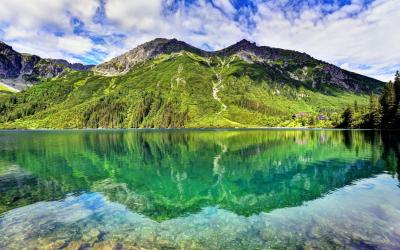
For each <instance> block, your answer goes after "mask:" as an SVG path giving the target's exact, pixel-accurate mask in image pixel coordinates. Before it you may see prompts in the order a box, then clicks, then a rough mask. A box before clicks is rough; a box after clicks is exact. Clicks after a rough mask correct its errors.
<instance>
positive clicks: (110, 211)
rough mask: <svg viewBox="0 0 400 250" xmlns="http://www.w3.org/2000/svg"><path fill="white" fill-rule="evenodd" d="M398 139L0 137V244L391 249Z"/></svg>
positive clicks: (302, 134) (220, 133) (210, 134)
mask: <svg viewBox="0 0 400 250" xmlns="http://www.w3.org/2000/svg"><path fill="white" fill-rule="evenodd" d="M398 138H400V137H399V136H398V134H397V133H394V132H374V131H355V130H354V131H353V130H344V131H339V130H76V131H75V130H70V131H0V249H21V248H23V247H26V248H28V249H37V248H39V249H43V248H47V249H141V248H145V249H282V248H289V249H299V248H309V249H311V248H320V249H330V248H349V249H371V248H380V249H399V247H400V184H399V173H400V170H399V169H400V167H399V163H400V144H399V139H398Z"/></svg>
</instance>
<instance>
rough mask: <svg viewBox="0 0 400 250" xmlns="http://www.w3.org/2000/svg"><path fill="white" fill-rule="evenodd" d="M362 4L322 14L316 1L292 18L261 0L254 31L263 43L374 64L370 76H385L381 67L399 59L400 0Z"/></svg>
mask: <svg viewBox="0 0 400 250" xmlns="http://www.w3.org/2000/svg"><path fill="white" fill-rule="evenodd" d="M362 8H363V7H362V6H361V5H360V4H359V3H358V2H357V1H355V2H354V3H353V4H351V5H348V6H345V7H343V8H340V9H338V10H337V11H335V12H333V13H332V14H330V15H327V16H325V17H323V15H322V12H321V8H320V6H315V7H313V8H309V9H308V10H307V11H304V12H303V13H301V15H300V16H299V17H298V18H296V19H295V20H290V19H288V18H286V17H285V16H284V13H283V11H279V10H277V9H274V8H271V7H270V6H268V5H267V4H260V5H259V12H258V13H257V14H256V16H255V20H256V23H257V29H256V30H255V31H254V32H253V34H254V37H255V39H256V40H257V42H259V43H261V44H266V45H270V46H275V47H283V48H289V49H296V50H299V51H303V52H307V53H309V54H311V55H312V56H314V57H316V58H319V59H322V60H326V61H329V62H333V63H336V64H341V63H343V62H348V63H349V65H350V64H358V65H370V66H372V67H373V68H372V69H370V70H369V71H368V73H369V75H370V76H374V77H378V78H379V79H382V80H387V72H382V71H381V70H382V69H383V68H388V67H390V66H391V65H395V64H398V62H400V46H399V45H398V44H399V43H400V33H399V32H398V31H397V30H398V28H397V27H396V26H397V24H398V23H400V11H398V10H399V9H400V1H397V0H377V1H375V2H374V3H373V4H372V5H371V6H369V8H368V9H366V10H362ZM374 65H381V67H374ZM348 69H350V70H355V71H357V72H359V73H365V71H362V70H360V69H358V68H348ZM380 72H382V76H381V75H380Z"/></svg>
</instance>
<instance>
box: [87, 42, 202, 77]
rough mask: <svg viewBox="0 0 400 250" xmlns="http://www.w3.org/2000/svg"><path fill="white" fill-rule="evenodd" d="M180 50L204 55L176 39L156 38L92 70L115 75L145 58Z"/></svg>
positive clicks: (127, 69)
mask: <svg viewBox="0 0 400 250" xmlns="http://www.w3.org/2000/svg"><path fill="white" fill-rule="evenodd" d="M180 51H188V52H192V53H195V54H201V55H205V54H206V52H205V51H203V50H201V49H198V48H195V47H193V46H191V45H189V44H187V43H185V42H182V41H178V40H177V39H166V38H156V39H154V40H152V41H149V42H146V43H144V44H142V45H139V46H137V47H136V48H134V49H132V50H130V51H128V52H127V53H125V54H122V55H120V56H118V57H116V58H113V59H111V60H110V61H108V62H105V63H102V64H100V65H97V66H96V67H95V68H94V70H95V71H97V72H99V73H102V74H106V75H115V74H121V73H125V72H127V71H129V70H130V69H131V68H132V67H134V66H135V65H137V64H139V63H142V62H144V61H146V60H149V59H153V58H155V57H157V56H158V55H161V54H171V53H176V52H180Z"/></svg>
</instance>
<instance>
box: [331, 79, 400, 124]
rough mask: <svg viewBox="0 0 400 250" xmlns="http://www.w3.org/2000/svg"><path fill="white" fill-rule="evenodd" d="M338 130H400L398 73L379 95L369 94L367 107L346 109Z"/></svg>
mask: <svg viewBox="0 0 400 250" xmlns="http://www.w3.org/2000/svg"><path fill="white" fill-rule="evenodd" d="M338 127H339V128H368V129H400V73H399V71H397V72H396V75H395V78H394V81H390V82H388V83H387V84H385V86H384V87H383V89H382V91H381V93H380V95H376V94H373V93H371V94H370V97H369V105H368V107H363V108H362V107H359V106H358V104H357V102H355V103H354V106H353V107H347V108H346V109H345V110H344V111H343V113H342V121H341V123H339V124H338Z"/></svg>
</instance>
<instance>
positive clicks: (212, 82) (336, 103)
mask: <svg viewBox="0 0 400 250" xmlns="http://www.w3.org/2000/svg"><path fill="white" fill-rule="evenodd" d="M382 86H383V83H382V82H380V81H377V80H375V79H372V78H369V77H365V76H362V75H358V74H355V73H352V72H348V71H345V70H342V69H340V68H338V67H336V66H334V65H331V64H328V63H325V62H322V61H320V60H316V59H314V58H312V57H311V56H309V55H307V54H304V53H299V52H295V51H289V50H283V49H276V48H270V47H259V46H256V45H255V44H254V43H250V42H248V41H246V40H242V41H240V42H238V43H236V44H234V45H232V46H230V47H228V48H226V49H223V50H220V51H216V52H206V51H203V50H200V49H197V48H195V47H192V46H190V45H188V44H186V43H184V42H180V41H177V40H175V39H172V40H168V39H155V40H153V41H151V42H148V43H145V44H143V45H140V46H138V47H137V48H135V49H133V50H131V51H129V52H127V53H125V54H123V55H121V56H119V57H116V58H114V59H112V60H110V61H109V62H106V63H103V64H100V65H97V66H96V67H94V68H93V69H91V70H86V71H85V70H84V71H76V70H74V69H69V70H68V71H64V72H63V73H62V74H61V75H58V76H57V77H53V78H46V79H42V81H41V82H40V83H39V84H36V85H35V86H33V87H31V88H29V89H27V90H24V91H22V92H21V93H17V94H3V95H0V114H1V116H0V126H1V127H6V128H136V127H151V128H153V127H162V128H175V127H264V126H323V127H329V126H332V124H333V123H337V122H338V121H337V120H338V119H340V118H339V114H340V113H341V112H342V110H343V109H344V108H345V107H347V106H349V105H353V103H354V102H355V101H356V102H357V103H358V105H360V106H363V105H364V106H365V105H367V103H368V95H369V94H370V93H371V92H378V91H379V90H380V88H381V87H382Z"/></svg>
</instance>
